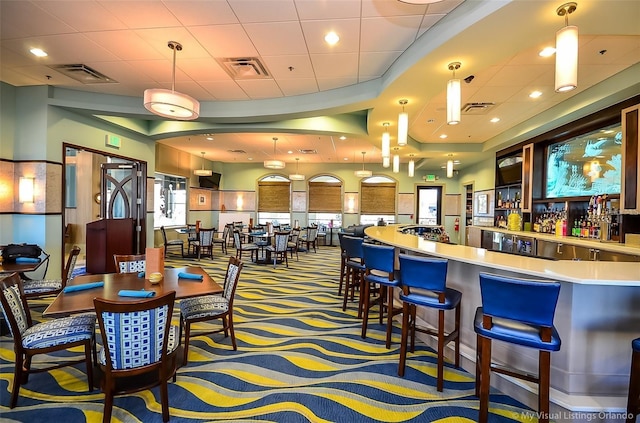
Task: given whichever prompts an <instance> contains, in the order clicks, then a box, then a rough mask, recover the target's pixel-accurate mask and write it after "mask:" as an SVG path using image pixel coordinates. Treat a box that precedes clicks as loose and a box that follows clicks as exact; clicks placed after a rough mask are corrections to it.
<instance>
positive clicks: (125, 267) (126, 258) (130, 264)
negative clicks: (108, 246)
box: [113, 254, 147, 273]
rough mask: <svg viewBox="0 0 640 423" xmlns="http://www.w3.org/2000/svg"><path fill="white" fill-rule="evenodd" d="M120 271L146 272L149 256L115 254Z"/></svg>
mask: <svg viewBox="0 0 640 423" xmlns="http://www.w3.org/2000/svg"><path fill="white" fill-rule="evenodd" d="M113 260H114V261H115V263H116V269H117V270H118V273H138V272H144V271H145V269H146V267H147V258H146V256H145V255H144V254H114V255H113Z"/></svg>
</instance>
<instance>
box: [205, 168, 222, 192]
mask: <svg viewBox="0 0 640 423" xmlns="http://www.w3.org/2000/svg"><path fill="white" fill-rule="evenodd" d="M221 176H222V175H221V174H219V173H215V172H214V173H213V174H212V175H211V176H200V188H212V189H219V188H220V177H221Z"/></svg>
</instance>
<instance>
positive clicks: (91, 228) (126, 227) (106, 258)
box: [86, 219, 135, 273]
mask: <svg viewBox="0 0 640 423" xmlns="http://www.w3.org/2000/svg"><path fill="white" fill-rule="evenodd" d="M134 237H135V232H134V222H133V219H100V220H96V221H94V222H89V223H87V262H86V266H87V273H117V270H116V265H115V262H114V260H113V255H114V254H134V249H135V247H134V239H135V238H134Z"/></svg>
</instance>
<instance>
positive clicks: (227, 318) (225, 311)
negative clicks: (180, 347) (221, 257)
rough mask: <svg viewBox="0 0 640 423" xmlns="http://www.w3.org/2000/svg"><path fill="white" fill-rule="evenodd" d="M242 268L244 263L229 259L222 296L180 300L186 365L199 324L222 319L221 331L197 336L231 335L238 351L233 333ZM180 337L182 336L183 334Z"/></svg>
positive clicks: (203, 296) (201, 333) (233, 258)
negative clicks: (191, 342)
mask: <svg viewBox="0 0 640 423" xmlns="http://www.w3.org/2000/svg"><path fill="white" fill-rule="evenodd" d="M242 266H243V264H242V261H240V260H239V259H237V258H235V257H229V264H228V265H227V273H226V275H225V278H224V287H223V292H222V295H202V296H200V297H193V298H185V299H182V300H180V330H181V331H182V327H183V326H184V364H187V362H188V354H189V338H190V337H191V325H192V324H194V323H197V322H205V321H208V320H214V319H222V328H221V329H215V330H208V331H199V332H198V333H197V334H198V335H209V334H212V333H218V332H222V331H224V336H225V337H226V336H229V333H231V344H232V345H233V350H234V351H236V350H237V349H238V347H237V345H236V335H235V333H234V331H233V298H234V297H235V293H236V287H237V286H238V279H239V278H240V272H241V271H242ZM180 336H182V333H181V334H180Z"/></svg>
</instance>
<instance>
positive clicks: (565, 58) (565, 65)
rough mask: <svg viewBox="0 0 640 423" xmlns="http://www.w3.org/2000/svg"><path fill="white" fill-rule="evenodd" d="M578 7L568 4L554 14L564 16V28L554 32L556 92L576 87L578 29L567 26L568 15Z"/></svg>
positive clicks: (571, 3)
mask: <svg viewBox="0 0 640 423" xmlns="http://www.w3.org/2000/svg"><path fill="white" fill-rule="evenodd" d="M577 7H578V4H577V3H574V2H570V3H565V4H563V5H562V6H560V7H559V8H558V9H557V10H556V13H557V14H558V16H564V25H565V26H564V28H562V29H560V30H559V31H558V32H556V92H558V93H561V92H565V91H571V90H573V89H575V88H576V87H577V86H578V27H577V26H573V25H572V26H569V15H570V14H571V13H573V12H574V11H575V10H576V8H577Z"/></svg>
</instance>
